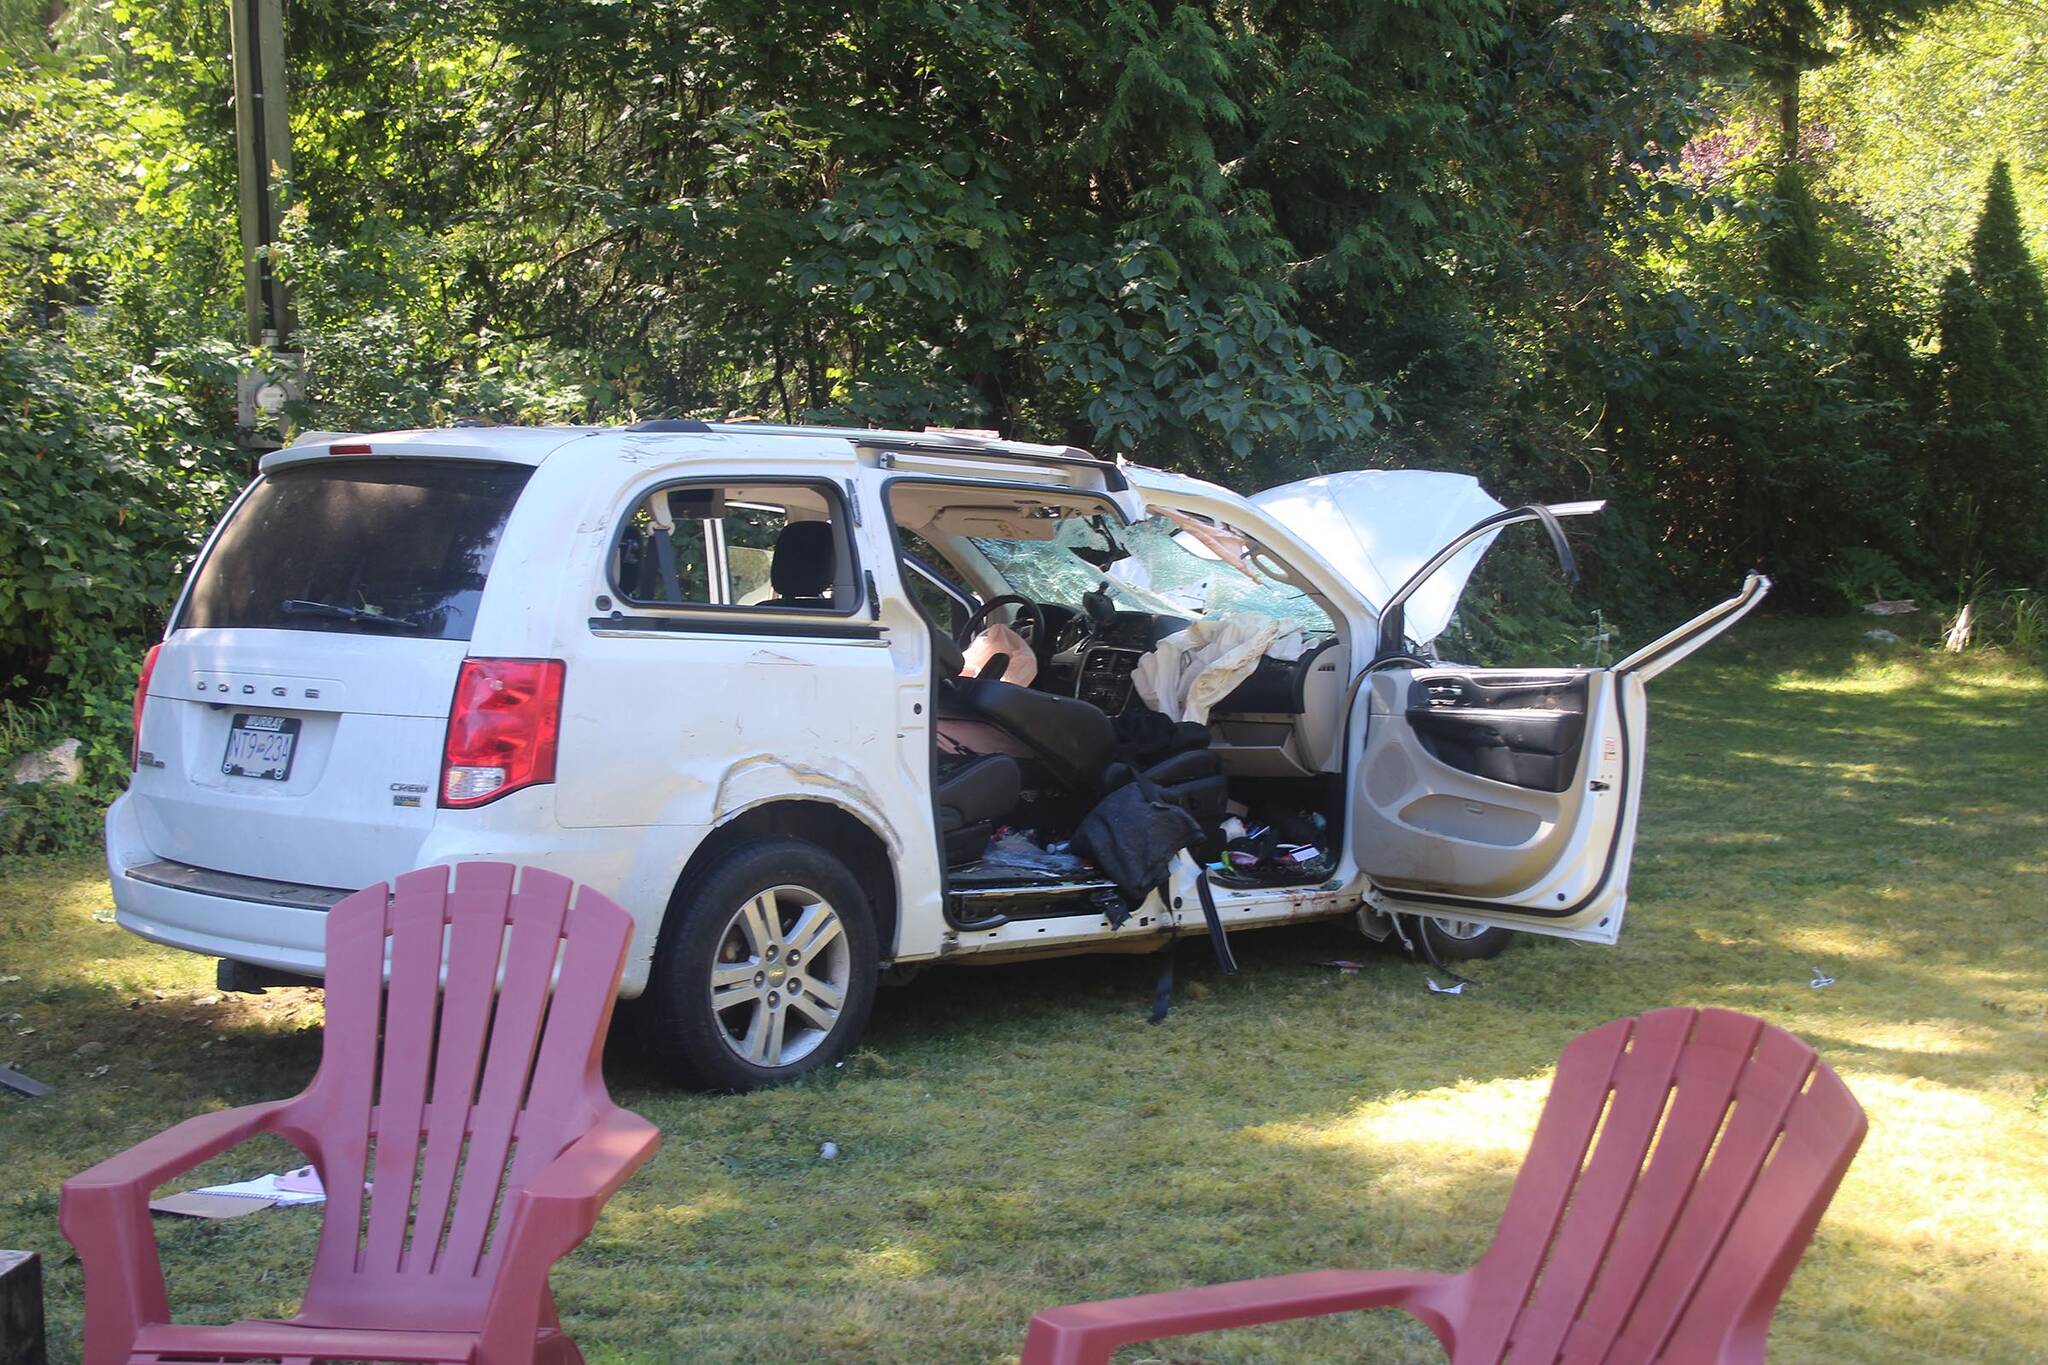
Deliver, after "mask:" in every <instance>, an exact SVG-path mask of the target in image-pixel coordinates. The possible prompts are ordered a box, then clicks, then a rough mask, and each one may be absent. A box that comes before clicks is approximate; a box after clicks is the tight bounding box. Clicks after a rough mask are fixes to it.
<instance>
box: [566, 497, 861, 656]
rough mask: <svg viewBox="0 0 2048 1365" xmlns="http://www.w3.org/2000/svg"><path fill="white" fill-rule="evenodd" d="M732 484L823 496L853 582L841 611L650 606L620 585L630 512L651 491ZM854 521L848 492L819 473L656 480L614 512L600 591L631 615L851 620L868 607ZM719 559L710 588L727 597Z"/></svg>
mask: <svg viewBox="0 0 2048 1365" xmlns="http://www.w3.org/2000/svg"><path fill="white" fill-rule="evenodd" d="M735 486H738V487H744V488H774V487H789V488H807V489H812V490H814V491H816V492H819V493H822V494H823V495H824V497H825V501H826V504H827V506H828V507H829V508H830V510H831V517H830V519H829V523H828V524H829V525H830V526H831V527H832V538H833V541H834V543H835V544H836V546H837V547H838V549H839V551H840V553H842V554H843V555H844V556H845V565H846V572H847V577H848V580H849V581H850V582H851V584H852V598H853V600H852V601H851V602H850V603H849V604H848V605H847V606H846V608H845V609H844V610H841V609H840V608H838V607H777V606H770V605H768V604H767V603H765V602H755V603H751V604H749V603H739V602H651V601H648V600H647V599H645V598H640V597H635V596H633V595H632V594H631V593H630V592H628V591H627V590H626V589H625V588H623V587H621V586H620V585H619V549H620V547H621V546H622V545H624V544H625V540H626V533H627V531H628V530H630V529H631V527H632V523H633V516H634V514H635V513H636V512H638V511H639V510H640V508H641V506H642V505H643V504H645V503H646V501H647V500H648V499H649V498H651V497H653V496H654V495H655V494H656V493H665V492H668V491H670V490H672V489H678V488H721V489H723V488H732V487H735ZM853 517H854V513H853V511H852V509H851V508H850V507H849V505H848V502H847V490H846V489H845V488H843V487H842V486H840V485H839V484H837V483H835V482H833V481H832V480H831V479H828V478H824V477H822V476H818V475H803V474H760V475H749V474H725V475H694V476H692V477H690V478H684V479H673V478H671V479H657V480H655V481H653V482H651V483H648V484H645V485H642V486H641V487H639V488H637V489H636V490H634V491H633V492H632V493H631V494H629V495H628V496H627V498H626V500H625V503H624V505H623V506H622V507H621V508H620V509H619V510H618V511H616V512H615V513H614V519H615V520H616V522H617V523H618V524H617V525H616V526H615V527H614V528H613V531H612V535H611V539H610V541H609V542H608V543H607V545H606V548H605V558H604V583H605V588H606V590H607V591H608V592H609V593H610V595H611V597H612V599H613V600H614V601H615V602H617V603H618V604H619V605H620V606H622V607H630V608H632V609H633V610H634V611H635V612H636V613H641V614H646V615H652V616H657V617H659V618H661V619H670V618H675V617H697V616H702V617H708V618H716V617H726V618H739V619H746V618H751V617H756V616H769V617H775V618H779V619H782V620H786V621H792V622H794V621H806V620H808V621H816V622H819V623H824V622H837V621H844V620H846V619H848V618H850V617H853V616H858V615H859V614H860V613H861V612H862V611H864V610H867V608H868V601H867V591H868V589H867V575H865V574H864V573H862V572H861V560H860V543H859V538H858V537H856V536H855V535H854V533H853V530H854V523H853ZM784 524H785V525H788V524H789V523H787V522H785V523H784ZM707 543H708V541H707ZM718 558H719V573H720V576H721V577H722V578H723V579H724V581H723V582H722V583H720V584H717V585H713V590H715V591H721V592H728V593H729V592H731V590H732V571H731V568H730V566H729V565H728V564H727V563H726V562H725V557H724V556H723V555H720V556H719V557H718ZM707 569H708V566H707ZM836 580H837V575H835V583H836ZM733 625H734V627H735V628H738V626H739V620H737V619H736V620H734V621H733Z"/></svg>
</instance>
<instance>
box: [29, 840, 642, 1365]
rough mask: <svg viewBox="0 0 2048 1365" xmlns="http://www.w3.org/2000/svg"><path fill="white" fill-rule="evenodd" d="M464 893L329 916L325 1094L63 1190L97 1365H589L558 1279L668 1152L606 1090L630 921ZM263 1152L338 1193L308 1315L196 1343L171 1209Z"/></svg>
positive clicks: (385, 898)
mask: <svg viewBox="0 0 2048 1365" xmlns="http://www.w3.org/2000/svg"><path fill="white" fill-rule="evenodd" d="M515 873H516V874H517V878H518V888H517V890H515V889H514V888H513V880H514V875H515ZM454 880H455V887H454V890H453V891H452V892H451V891H450V890H449V885H448V883H449V875H448V869H447V868H445V867H430V868H425V869H422V870H420V871H417V872H408V873H406V874H405V875H404V876H402V877H400V878H399V879H398V882H397V889H396V893H395V894H394V893H393V890H392V888H391V887H390V886H389V885H382V884H380V885H377V886H373V887H370V888H369V889H368V890H365V891H359V892H357V893H356V894H355V895H353V896H350V897H349V898H348V899H347V900H345V901H343V902H342V903H341V904H339V905H337V906H335V907H334V909H333V911H332V912H330V914H329V917H328V925H327V1034H326V1040H325V1047H324V1050H323V1052H322V1054H321V1060H320V1069H319V1072H318V1074H316V1075H315V1076H314V1078H313V1082H312V1084H311V1085H309V1086H308V1087H307V1088H306V1090H305V1092H304V1093H303V1094H301V1095H299V1096H298V1097H297V1098H295V1099H289V1100H280V1101H276V1102H273V1103H270V1104H257V1105H250V1106H248V1107H247V1108H242V1109H229V1110H225V1111H223V1112H220V1113H215V1114H206V1115H202V1116H201V1117H199V1118H195V1119H190V1120H188V1121H186V1122H184V1123H181V1124H179V1125H178V1126H177V1127H175V1128H172V1129H170V1130H169V1131H167V1132H164V1133H161V1134H159V1135H157V1136H156V1137H153V1138H151V1139H149V1140H148V1141H146V1142H144V1143H142V1144H141V1145H140V1146H137V1147H135V1148H134V1149H132V1150H130V1151H128V1152H126V1153H124V1154H122V1155H120V1156H117V1157H114V1158H113V1159H112V1160H109V1161H104V1162H102V1163H100V1164H99V1165H98V1166H95V1167H93V1168H92V1169H91V1170H90V1171H87V1172H86V1173H85V1174H84V1175H81V1176H78V1177H77V1178H76V1179H73V1180H69V1181H66V1182H65V1184H64V1196H63V1203H62V1211H61V1218H60V1221H61V1223H62V1226H63V1229H64V1235H65V1236H66V1237H68V1238H70V1239H71V1243H72V1245H74V1246H76V1247H77V1248H78V1254H79V1259H80V1260H81V1261H82V1262H83V1264H84V1267H85V1288H86V1312H85V1320H86V1326H85V1362H86V1365H123V1363H127V1362H137V1363H139V1362H157V1361H174V1360H175V1361H186V1360H206V1361H232V1360H248V1359H252V1358H254V1359H261V1360H281V1361H283V1362H285V1365H311V1362H313V1361H316V1360H329V1359H333V1360H350V1361H355V1360H376V1361H441V1362H449V1361H461V1362H469V1363H470V1365H511V1362H515V1361H516V1362H522V1365H523V1363H525V1362H547V1365H574V1363H575V1362H580V1361H581V1360H582V1359H583V1357H582V1355H581V1354H580V1353H579V1352H578V1351H577V1349H576V1346H575V1343H573V1342H572V1341H570V1339H569V1338H568V1336H567V1335H565V1334H564V1333H563V1332H562V1329H561V1323H560V1320H559V1319H558V1318H557V1317H556V1316H555V1307H554V1301H553V1298H552V1296H551V1295H550V1294H549V1291H548V1271H549V1269H550V1268H551V1267H552V1266H553V1265H554V1263H555V1262H556V1261H557V1260H559V1259H560V1258H561V1257H562V1256H564V1255H566V1254H567V1253H568V1252H569V1251H570V1250H571V1249H572V1248H573V1247H575V1246H576V1245H577V1243H579V1242H581V1241H582V1240H583V1239H584V1238H585V1237H586V1236H588V1235H589V1233H590V1229H591V1227H592V1226H593V1225H594V1224H595V1222H596V1221H597V1214H598V1210H599V1209H601V1208H602V1207H603V1206H604V1203H605V1201H606V1200H607V1199H609V1198H610V1197H611V1196H612V1194H613V1193H614V1192H615V1191H616V1190H617V1189H618V1188H619V1186H620V1185H622V1184H624V1183H625V1181H626V1178H627V1177H628V1176H630V1175H631V1174H632V1173H633V1172H634V1171H635V1170H637V1169H639V1167H640V1166H641V1165H642V1164H644V1163H645V1162H646V1161H647V1159H648V1158H649V1157H650V1156H652V1155H653V1154H654V1149H655V1147H656V1146H657V1145H658V1144H659V1142H660V1135H659V1134H658V1133H657V1132H656V1131H655V1129H654V1127H653V1125H651V1124H649V1123H648V1122H647V1121H646V1120H644V1119H642V1118H640V1117H638V1116H637V1115H635V1114H631V1113H628V1112H627V1111H625V1110H623V1109H620V1108H618V1107H617V1106H616V1105H614V1104H613V1103H612V1102H611V1098H610V1096H609V1095H607V1094H606V1093H605V1088H604V1078H603V1076H602V1074H601V1073H600V1070H599V1060H600V1053H601V1051H602V1049H603V1046H604V1036H605V1026H606V1024H607V1022H608V1021H609V1020H610V1018H611V1012H612V1001H613V998H614V993H615V992H616V991H617V989H618V983H619V973H620V971H621V969H622V968H623V967H624V964H625V956H626V940H627V938H628V936H629V935H630V934H631V932H632V918H631V916H629V915H628V914H627V913H626V912H625V911H624V910H623V909H621V908H619V906H618V905H616V904H614V903H613V902H612V901H610V900H607V899H606V898H605V897H603V896H601V895H599V894H598V893H597V892H595V891H592V890H590V889H589V888H588V887H582V888H578V887H576V886H575V885H574V884H573V883H571V882H569V881H568V880H567V879H566V878H563V877H558V876H556V875H554V874H553V873H549V872H542V871H540V870H538V869H535V868H525V869H519V868H515V867H513V866H511V865H510V864H506V863H464V864H462V865H461V866H460V867H459V868H458V869H456V873H455V879H454ZM572 891H573V892H574V893H575V903H574V904H573V905H572V904H571V903H570V896H571V893H572ZM387 953H388V958H389V976H390V985H389V989H388V990H386V989H385V988H384V976H385V964H386V959H387ZM558 964H559V966H558ZM501 972H502V984H500V983H499V978H500V975H501ZM551 978H552V981H553V986H552V989H550V980H551ZM444 979H445V981H446V989H445V990H443V989H442V988H441V983H442V981H443V980H444ZM494 986H496V987H497V988H496V989H495V990H494V989H493V987H494ZM494 1004H495V1009H494V1008H493V1006H494ZM380 1026H381V1027H380ZM258 1133H276V1134H278V1135H280V1136H282V1137H284V1138H286V1139H288V1140H289V1141H290V1142H292V1143H293V1144H294V1145H295V1146H297V1147H298V1148H299V1149H300V1150H301V1151H303V1152H304V1153H305V1154H306V1155H307V1156H308V1157H309V1158H310V1159H311V1160H312V1162H313V1164H314V1165H315V1166H316V1167H318V1169H319V1172H320V1178H321V1180H322V1182H323V1183H324V1184H325V1186H326V1189H327V1205H326V1209H325V1219H326V1221H325V1223H324V1225H323V1226H322V1229H321V1234H320V1243H319V1249H318V1251H317V1252H316V1253H315V1257H314V1261H313V1272H312V1278H311V1281H310V1282H309V1283H308V1285H307V1287H306V1294H305V1299H304V1301H303V1303H302V1305H301V1308H300V1311H299V1314H298V1316H297V1317H295V1318H292V1319H290V1320H289V1321H249V1322H240V1323H236V1324H234V1325H233V1326H228V1327H191V1326H181V1325H174V1324H172V1323H171V1321H170V1312H169V1307H168V1304H167V1301H166V1297H165V1293H164V1281H163V1270H162V1267H161V1266H160V1265H159V1264H158V1261H157V1254H156V1242H155V1238H154V1235H153V1233H152V1230H151V1227H150V1221H149V1207H148V1204H149V1197H150V1192H151V1191H152V1190H153V1189H154V1188H155V1187H156V1186H157V1185H159V1184H161V1183H162V1182H164V1181H165V1180H168V1179H170V1178H171V1177H172V1176H174V1175H177V1174H179V1173H181V1172H184V1171H188V1170H190V1169H191V1168H192V1167H194V1166H196V1165H198V1164H199V1163H200V1162H202V1161H205V1160H207V1159H209V1158H211V1157H214V1156H217V1155H219V1154H220V1153H222V1152H224V1151H226V1150H227V1149H228V1148H230V1147H233V1146H235V1145H236V1144H238V1143H241V1142H243V1141H246V1140H247V1139H249V1138H251V1137H253V1136H255V1135H256V1134H258ZM366 1181H367V1182H368V1186H369V1188H368V1190H367V1192H366V1190H365V1182H366Z"/></svg>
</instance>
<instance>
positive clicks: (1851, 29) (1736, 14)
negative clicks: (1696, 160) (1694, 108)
mask: <svg viewBox="0 0 2048 1365" xmlns="http://www.w3.org/2000/svg"><path fill="white" fill-rule="evenodd" d="M1719 3H1720V9H1721V17H1722V26H1723V29H1724V31H1725V32H1726V33H1727V34H1728V36H1729V37H1731V38H1733V39H1735V40H1736V41H1737V42H1739V43H1741V44H1743V45H1744V46H1745V47H1747V48H1748V49H1749V50H1750V51H1751V53H1752V54H1754V61H1755V64H1756V71H1757V74H1758V75H1759V76H1761V77H1763V78H1764V80H1765V81H1766V82H1767V83H1768V84H1769V86H1770V88H1771V92H1772V96H1773V99H1774V100H1775V102H1776V104H1777V106H1778V139H1779V154H1780V155H1781V156H1783V157H1785V158H1786V159H1788V160H1789V159H1791V158H1793V157H1796V156H1798V155H1799V130H1800V113H1799V81H1800V77H1801V76H1803V75H1804V74H1805V73H1806V72H1808V71H1811V70H1813V69H1814V68H1816V67H1820V66H1824V65H1826V64H1827V63H1828V62H1830V61H1832V60H1834V58H1835V56H1836V55H1837V54H1836V52H1835V51H1834V50H1833V49H1832V48H1831V47H1830V46H1829V42H1828V39H1829V37H1830V35H1831V34H1834V33H1836V32H1840V33H1842V34H1844V35H1845V36H1846V37H1847V38H1848V40H1849V41H1850V42H1852V43H1857V44H1863V45H1867V46H1872V47H1885V46H1888V45H1890V44H1891V43H1892V42H1894V41H1895V40H1897V38H1898V37H1899V36H1900V35H1901V34H1903V33H1905V32H1906V31H1907V30H1908V29H1910V28H1912V27H1913V26H1914V25H1915V24H1918V23H1920V22H1921V21H1923V20H1925V19H1926V18H1928V17H1929V16H1930V15H1932V14H1934V13H1935V12H1936V11H1938V10H1940V9H1943V8H1945V7H1947V6H1948V5H1951V4H1954V3H1956V0H1719Z"/></svg>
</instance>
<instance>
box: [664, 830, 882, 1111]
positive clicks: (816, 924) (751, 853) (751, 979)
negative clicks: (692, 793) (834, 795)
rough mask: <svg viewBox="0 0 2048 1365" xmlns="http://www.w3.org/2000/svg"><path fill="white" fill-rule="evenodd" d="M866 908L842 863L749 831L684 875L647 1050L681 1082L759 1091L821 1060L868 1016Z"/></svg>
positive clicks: (870, 948)
mask: <svg viewBox="0 0 2048 1365" xmlns="http://www.w3.org/2000/svg"><path fill="white" fill-rule="evenodd" d="M876 963H877V957H876V949H875V929H874V914H873V911H872V910H871V908H870V907H869V905H868V901H867V897H866V896H865V895H864V894H863V893H862V891H861V889H860V884H859V882H857V881H856V880H855V879H854V877H853V874H852V873H851V872H849V871H848V870H847V868H846V865H845V864H844V863H842V862H840V861H839V860H838V859H837V858H835V857H833V856H832V855H831V854H830V853H827V852H826V851H825V850H824V849H822V848H819V847H818V846H817V845H815V844H808V843H805V842H803V841H802V840H799V839H781V838H762V839H750V840H748V841H747V842H745V843H743V844H740V845H738V846H736V847H734V848H731V849H728V850H727V851H726V852H724V853H722V854H720V855H718V856H717V857H716V858H715V859H714V860H713V861H712V863H711V864H710V866H708V867H706V868H704V869H702V870H701V871H700V872H697V873H695V874H693V875H692V876H691V878H690V881H689V884H688V885H687V886H686V887H685V888H684V889H683V890H682V892H681V893H680V894H679V895H678V896H677V899H676V901H675V903H674V904H673V905H671V906H670V908H669V913H668V918H667V920H666V921H665V922H664V923H663V924H662V927H661V938H660V940H659V942H658V944H657V946H656V948H655V953H654V972H653V976H652V979H651V980H650V981H649V988H650V993H651V994H652V996H653V1000H652V1002H651V1004H650V1006H649V1008H648V1010H647V1012H646V1022H647V1024H648V1026H649V1027H648V1037H647V1039H646V1043H647V1049H648V1051H649V1053H650V1054H651V1055H652V1056H653V1058H654V1059H655V1060H656V1061H657V1062H658V1063H660V1064H661V1066H662V1067H663V1068H664V1069H665V1070H667V1071H668V1072H669V1074H670V1075H672V1076H674V1077H675V1078H676V1079H677V1080H679V1081H681V1082H682V1083H684V1084H685V1085H691V1086H697V1087H700V1088H704V1089H711V1090H758V1089H761V1088H762V1087H764V1086H770V1085H777V1084H780V1083H782V1082H784V1081H790V1080H794V1079H796V1078H797V1077H798V1076H802V1075H805V1074H807V1073H809V1072H812V1071H816V1070H818V1069H819V1068H820V1067H828V1066H830V1065H832V1063H834V1062H837V1061H839V1060H840V1059H841V1058H843V1057H844V1056H846V1054H847V1052H848V1051H849V1050H851V1049H852V1047H853V1045H854V1043H855V1042H857V1041H858V1040H859V1038H860V1035H861V1033H862V1031H863V1030H864V1029H865V1028H866V1027H867V1021H868V1011H869V1010H870V1009H871V1008H872V1007H873V1005H874V998H875V978H876Z"/></svg>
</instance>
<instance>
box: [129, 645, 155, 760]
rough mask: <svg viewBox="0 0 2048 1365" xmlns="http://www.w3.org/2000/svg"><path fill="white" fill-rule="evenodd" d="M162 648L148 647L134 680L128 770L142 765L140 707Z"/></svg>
mask: <svg viewBox="0 0 2048 1365" xmlns="http://www.w3.org/2000/svg"><path fill="white" fill-rule="evenodd" d="M162 648H163V646H162V645H151V646H150V647H149V653H147V654H145V655H143V656H142V676H141V677H139V678H137V679H136V680H135V714H134V716H133V717H132V719H133V721H134V727H133V728H132V729H130V730H129V732H128V733H129V735H130V736H131V738H130V739H129V741H128V771H130V772H133V771H135V770H136V769H137V768H140V767H141V766H142V707H143V703H144V702H146V701H148V700H149V675H150V674H152V673H154V672H156V656H157V651H158V650H160V649H162Z"/></svg>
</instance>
